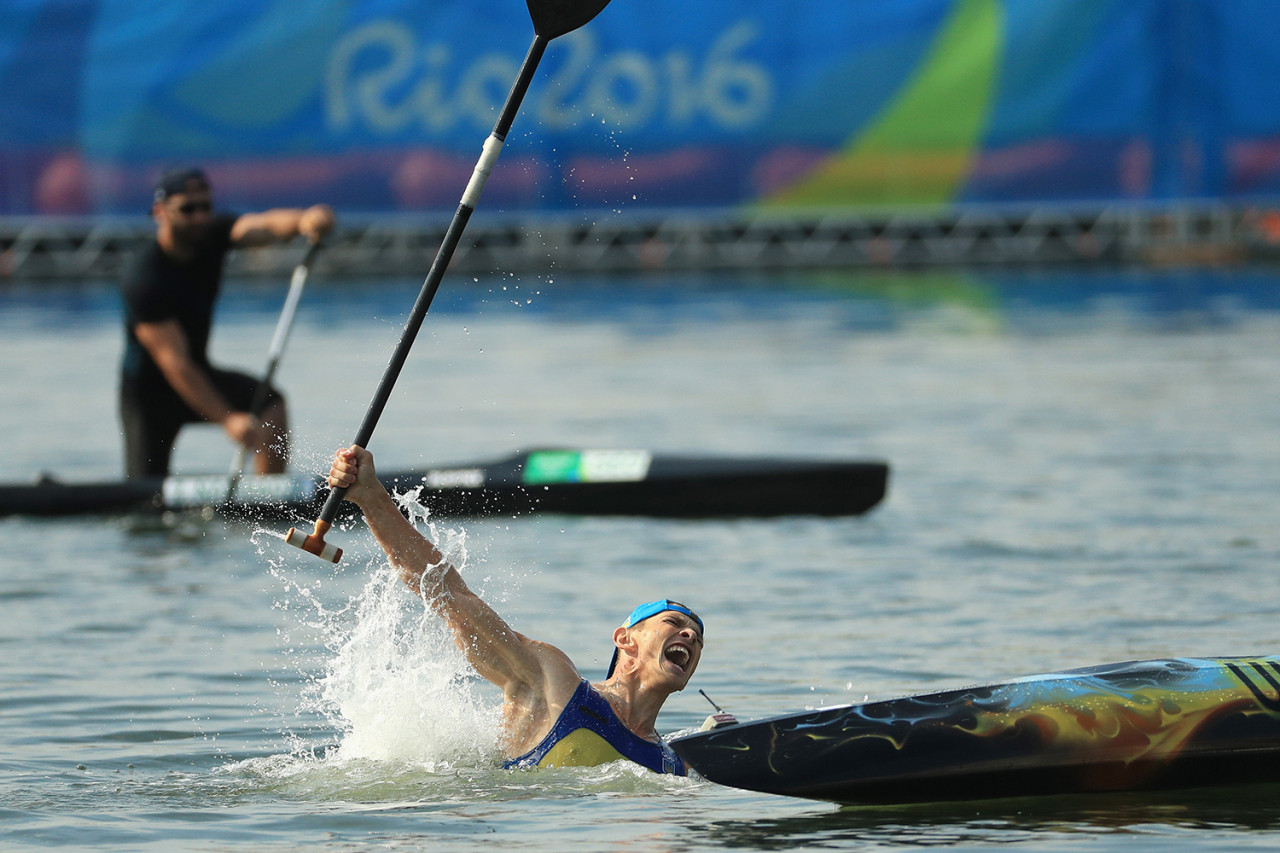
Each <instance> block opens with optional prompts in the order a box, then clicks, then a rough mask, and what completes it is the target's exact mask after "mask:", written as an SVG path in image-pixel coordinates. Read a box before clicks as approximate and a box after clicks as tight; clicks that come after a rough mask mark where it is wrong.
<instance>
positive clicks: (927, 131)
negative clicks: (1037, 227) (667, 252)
mask: <svg viewBox="0 0 1280 853" xmlns="http://www.w3.org/2000/svg"><path fill="white" fill-rule="evenodd" d="M5 6H6V10H5V22H4V25H3V27H2V28H0V116H3V119H0V214H8V215H25V214H46V213H58V214H82V213H104V214H106V213H111V214H119V213H125V214H142V213H144V212H145V211H146V210H147V209H148V207H149V196H150V187H151V185H152V183H153V181H154V178H155V175H156V174H157V173H158V172H159V170H160V169H161V168H162V167H164V166H165V165H169V164H172V163H175V162H194V163H198V164H202V165H204V166H205V167H206V168H207V169H208V170H209V172H210V175H211V176H212V178H213V181H214V189H215V192H216V193H217V194H218V196H219V199H220V201H221V202H222V203H223V204H225V205H229V206H232V207H237V208H239V209H252V208H259V207H264V206H270V205H286V204H302V203H310V202H313V201H317V200H323V201H328V202H330V203H332V204H334V205H335V206H337V207H339V208H340V209H343V210H346V211H351V212H372V213H379V212H393V211H421V210H439V211H452V210H453V209H454V207H455V206H456V205H457V202H458V199H459V197H460V195H461V192H462V188H463V186H464V185H465V183H466V180H467V177H468V176H469V174H470V172H471V168H472V166H473V165H474V163H475V161H476V158H477V156H478V155H479V152H480V145H481V143H482V142H483V140H484V138H485V136H486V135H487V134H488V133H489V131H490V130H491V129H492V126H493V122H494V119H495V116H496V110H497V107H498V106H499V105H500V104H501V102H502V100H503V99H504V98H505V96H506V94H507V91H508V89H509V87H510V85H511V82H512V81H513V79H514V78H515V75H516V70H517V68H518V65H519V62H520V61H521V59H522V58H523V56H524V53H525V50H526V49H527V48H528V45H529V42H530V40H531V39H532V36H533V29H532V25H531V24H530V22H529V16H528V13H527V9H526V7H525V4H524V3H522V2H520V0H468V2H457V3H445V2H441V0H434V2H427V0H418V2H414V0H255V2H245V0H222V2H219V3H198V4H197V3H184V2H159V0H8V2H6V3H5ZM1275 12H1276V6H1275V4H1274V2H1270V0H698V2H688V0H614V2H613V3H612V4H611V5H610V6H609V7H608V8H606V9H605V10H604V12H602V13H601V14H600V16H599V17H598V18H597V19H596V20H594V21H593V22H591V23H590V24H589V25H587V26H586V27H584V28H583V29H581V30H579V31H577V32H574V33H572V34H570V35H568V36H565V37H563V38H561V39H557V40H556V41H554V42H552V44H551V47H550V49H549V50H548V52H547V55H546V59H545V60H544V61H543V63H542V66H541V68H540V72H539V77H538V79H537V81H536V82H535V84H534V86H533V88H532V89H531V91H530V93H529V96H528V98H527V99H526V101H525V106H524V108H523V110H522V112H521V115H520V116H519V117H518V118H517V120H516V124H515V128H514V130H513V131H512V134H511V137H510V138H509V139H508V140H507V146H506V148H505V149H504V151H503V155H502V159H501V161H500V162H499V164H498V167H497V169H496V170H495V173H494V176H493V179H492V180H490V181H489V184H488V188H487V189H486V190H485V197H484V201H483V205H482V206H483V208H484V209H485V210H486V211H488V212H502V211H508V212H524V211H541V212H555V211H566V210H586V211H592V210H616V211H620V212H623V213H628V212H631V213H643V212H645V211H646V210H655V209H669V208H746V207H750V208H754V209H761V208H763V209H779V210H785V209H789V208H790V209H795V208H806V209H808V208H823V207H851V206H852V207H859V206H872V205H874V206H881V205H902V204H911V205H921V204H924V205H947V204H955V203H992V204H1001V205H1018V206H1027V205H1035V204H1054V203H1070V202H1087V203H1095V202H1099V201H1108V200H1127V201H1142V200H1167V199H1176V198H1184V197H1197V198H1206V197H1209V198H1233V199H1244V198H1255V197H1260V196H1263V195H1268V194H1274V193H1276V192H1277V191H1280V86H1278V85H1276V83H1275V80H1276V79H1277V73H1276V72H1277V71H1278V70H1280V67H1278V66H1280V15H1277V14H1275Z"/></svg>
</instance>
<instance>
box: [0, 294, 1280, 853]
mask: <svg viewBox="0 0 1280 853" xmlns="http://www.w3.org/2000/svg"><path fill="white" fill-rule="evenodd" d="M419 284H420V281H419V280H396V281H378V282H349V281H341V282H337V281H323V280H316V281H313V282H311V284H310V285H309V287H308V290H307V293H306V295H305V296H304V299H303V305H302V308H301V311H300V314H299V318H298V322H297V325H296V327H295V329H294V332H293V336H292V339H291V342H290V346H289V349H288V351H287V353H286V355H285V359H284V362H283V364H282V366H281V368H280V372H279V374H278V379H279V382H280V384H281V385H282V386H283V387H284V388H285V389H286V390H287V392H288V394H289V396H290V401H291V405H292V411H293V421H294V427H295V431H296V435H297V439H296V456H295V460H294V467H295V468H296V469H298V470H303V471H315V472H319V471H321V470H324V469H325V468H327V459H328V457H329V455H330V454H331V453H332V450H333V449H334V448H335V447H337V446H339V445H342V444H345V443H347V442H348V441H349V440H350V437H351V436H352V435H353V434H354V432H355V430H356V427H357V426H358V424H359V421H360V418H361V416H362V415H363V412H364V408H365V406H366V405H367V404H368V402H369V399H370V396H371V395H372V392H373V388H374V386H375V384H376V382H377V379H378V377H379V376H380V375H381V372H382V368H383V366H384V364H385V362H386V358H387V356H388V355H389V354H390V352H391V349H392V348H393V346H394V344H395V341H396V339H397V338H398V336H399V332H400V328H401V325H402V323H403V319H404V316H405V314H406V312H407V311H408V310H409V307H410V305H411V303H412V301H413V298H414V295H415V294H416V292H417V288H418V286H419ZM283 296H284V283H283V282H269V283H264V282H240V283H233V284H232V285H231V286H230V287H229V288H228V294H227V297H226V299H225V301H224V303H223V306H222V309H221V314H220V324H219V326H218V328H217V331H216V333H215V337H214V342H213V352H214V357H215V360H217V361H220V362H224V363H229V364H234V365H238V366H240V367H243V368H246V369H248V370H251V371H257V370H260V369H261V365H262V363H263V362H264V361H265V353H266V346H267V342H268V340H269V338H270V335H271V330H272V328H273V326H274V324H275V316H276V313H277V312H278V310H279V307H280V304H281V302H282V300H283ZM119 323H120V320H119V309H118V304H117V301H116V296H115V292H114V290H113V288H112V286H111V285H110V284H85V285H82V286H76V287H66V286H54V285H34V284H32V285H15V284H9V285H5V286H4V287H2V288H0V372H2V375H3V376H4V380H3V388H4V392H5V393H4V398H5V405H4V406H2V407H0V437H2V438H3V440H4V446H5V447H6V448H7V451H8V452H7V455H6V459H5V464H4V466H3V474H2V475H0V480H4V481H14V480H29V479H32V478H34V477H36V476H37V475H38V474H39V473H40V472H42V471H48V472H53V473H56V474H58V475H60V476H62V477H64V478H67V479H111V478H115V477H118V476H119V474H120V471H121V461H120V447H119V443H120V440H119V436H118V428H117V423H116V416H115V403H114V395H115V371H116V363H117V360H118V358H119V353H120V349H121V332H120V328H119ZM1278 334H1280V288H1277V286H1276V280H1275V277H1274V276H1273V275H1272V274H1270V273H1267V272H1258V271H1236V272H1216V273H1186V272H1166V273H1150V272H1149V273H1141V274H1139V273H1133V272H1126V271H1110V272H1095V273H1089V274H1083V273H1076V272H1073V273H1041V274H1033V273H998V274H996V273H992V274H988V273H980V272H968V273H927V274H923V273H922V274H912V275H900V276H887V275H886V276H866V275H859V274H847V275H840V274H825V275H818V274H813V275H789V276H776V277H775V276H757V277H747V276H722V277H681V278H634V279H624V280H590V279H580V278H570V277H554V276H543V277H524V278H515V277H510V276H507V277H497V278H493V279H481V280H472V279H463V280H446V282H445V286H444V287H443V288H442V290H441V291H440V295H439V297H438V299H437V301H436V305H435V307H433V309H432V313H431V315H430V316H429V317H428V319H427V322H426V325H425V326H424V328H423V332H422V335H421V336H420V338H419V340H418V342H417V344H416V346H415V347H414V350H413V353H412V355H411V357H410V359H409V362H408V364H407V366H406V368H405V371H404V374H403V375H402V377H401V379H400V382H399V383H398V385H397V387H396V391H395V394H394V395H393V397H392V400H391V403H390V405H389V406H388V407H387V409H386V412H385V414H384V415H383V418H382V421H381V423H380V425H379V427H378V430H377V432H376V433H375V435H374V440H373V441H372V442H371V445H372V449H373V450H374V452H375V454H376V455H377V457H378V459H379V461H380V462H381V463H383V464H384V465H389V466H394V467H396V468H408V467H414V466H417V465H420V464H428V463H440V462H453V461H467V460H475V459H486V458H496V457H500V456H503V455H506V454H507V453H508V452H510V451H513V450H516V449H519V448H524V447H532V446H537V445H582V446H589V447H610V448H618V447H621V448H637V447H638V448H647V449H653V450H663V451H673V452H695V453H716V454H719V453H734V454H745V455H796V456H836V457H852V458H864V457H866V458H883V459H885V460H887V461H889V462H890V464H891V466H892V475H891V481H890V490H889V495H888V497H887V498H886V500H885V502H884V503H883V504H882V505H881V506H879V507H877V508H876V509H875V510H873V511H872V512H871V513H869V514H867V515H865V516H863V517H858V518H842V519H815V518H782V519H771V520H736V521H734V520H730V521H711V522H699V521H694V522H690V521H663V520H653V519H634V518H618V519H612V518H611V519H600V518H575V517H556V516H530V517H521V518H514V519H487V520H450V519H439V520H435V519H429V522H431V523H432V524H434V529H435V531H436V535H437V536H438V537H439V539H440V540H441V541H442V542H443V543H444V544H445V545H446V546H447V548H448V549H449V551H450V553H451V554H452V555H453V556H454V559H455V560H456V561H457V562H459V563H461V564H462V568H463V573H464V575H465V576H466V577H467V579H468V581H469V582H470V583H471V584H472V585H473V587H475V588H477V589H479V590H481V591H482V592H483V594H484V595H485V596H486V598H487V599H488V600H490V601H491V603H493V604H494V605H495V606H496V607H497V608H498V610H499V611H500V612H501V613H502V614H503V615H505V616H506V617H507V618H508V620H509V621H510V622H511V623H512V624H513V625H514V626H515V627H516V628H517V629H518V630H520V631H522V632H524V633H526V634H529V635H532V636H535V637H538V638H541V639H545V640H548V641H550V642H552V643H554V644H556V645H558V646H560V647H561V648H563V649H565V650H566V652H568V653H569V655H570V656H571V657H572V658H574V659H575V660H576V661H577V662H579V664H580V666H581V668H582V669H583V671H584V673H586V674H587V675H589V676H590V677H592V678H599V677H601V676H602V675H603V669H604V667H605V665H606V663H607V661H608V657H609V653H610V650H611V649H610V645H609V634H610V632H611V630H612V629H613V627H614V626H615V625H617V624H618V623H619V622H620V621H621V619H622V618H623V616H624V615H625V614H626V613H627V612H628V611H629V610H630V609H631V607H633V606H634V605H635V604H636V603H638V602H640V601H644V600H649V599H653V598H658V597H662V596H670V597H673V598H677V599H680V600H683V601H686V602H688V603H690V604H691V605H693V606H694V607H695V608H696V609H697V610H698V611H699V612H700V613H701V615H702V616H703V617H704V619H705V620H706V622H707V629H708V630H707V642H708V645H707V650H706V654H705V656H704V659H703V662H702V664H701V666H700V668H699V671H698V673H697V675H696V676H695V680H694V686H695V687H700V688H702V689H703V690H705V691H706V692H707V693H708V694H709V695H710V696H711V697H712V698H714V699H715V701H716V702H717V703H719V704H720V705H723V706H725V707H727V708H728V709H730V710H732V711H734V712H735V713H736V714H737V715H738V716H739V717H740V718H752V717H761V716H766V715H771V714H777V713H783V712H787V711H793V710H798V709H801V708H804V707H810V706H817V705H827V704H836V703H844V702H854V701H861V700H862V699H864V698H867V697H869V698H873V699H874V698H887V697H891V696H895V695H901V694H904V693H909V692H917V691H923V690H932V689H942V688H946V687H955V686H961V685H963V684H968V683H972V682H975V681H987V680H996V679H1001V678H1005V677H1010V676H1017V675H1025V674H1031V673H1036V672H1043V671H1048V670H1054V669H1063V668H1070V667H1077V666H1085V665H1090V664H1099V663H1107V662H1112V661H1120V660H1128V659H1135V658H1148V657H1168V656H1178V655H1185V656H1209V655H1225V654H1257V653H1275V652H1277V651H1280V648H1278V647H1280V638H1277V636H1276V624H1277V620H1276V610H1277V602H1278V601H1280V572H1277V565H1278V562H1280V561H1278V560H1277V557H1278V555H1280V524H1278V523H1277V522H1278V521H1280V512H1278V510H1277V499H1278V498H1280V487H1278V486H1277V482H1278V472H1280V438H1278V432H1280V347H1277V340H1278ZM231 456H232V454H231V449H230V448H229V447H228V446H227V444H226V443H225V442H224V441H223V439H222V438H221V436H220V435H219V433H218V431H217V430H216V429H213V428H208V427H201V428H197V429H193V430H189V431H188V433H187V434H185V435H184V438H183V440H182V442H181V443H180V445H179V449H178V453H177V456H176V464H175V467H176V469H178V470H182V471H187V472H219V471H223V470H225V469H226V467H227V466H228V465H229V464H230V461H231ZM284 526H285V525H276V524H265V525H263V526H261V527H258V526H255V525H253V524H241V523H230V522H223V521H212V522H207V521H199V520H192V519H179V520H176V521H174V522H172V523H169V524H160V523H156V522H143V521H139V520H136V519H134V520H129V519H114V518H112V519H98V518H85V519H73V520H57V521H51V520H31V519H22V518H7V519H0V544H2V545H3V547H2V548H0V566H2V567H3V570H2V571H0V607H3V610H2V611H0V612H2V613H3V624H2V625H0V650H2V651H3V654H0V685H3V692H2V694H0V721H2V722H0V725H2V726H3V738H2V739H0V775H2V778H3V785H0V847H3V848H4V849H6V850H36V849H39V850H44V849H49V848H60V847H61V848H94V849H102V850H130V851H137V850H157V851H159V850H164V851H172V850H254V851H303V850H305V851H349V850H371V849H379V850H418V849H432V850H471V849H475V848H477V847H480V846H481V845H489V844H500V845H508V844H511V845H520V846H521V848H522V849H530V850H550V851H558V852H559V851H568V850H603V849H644V850H672V851H676V850H705V849H727V850H776V849H802V848H803V849H816V848H821V849H858V850H864V849H876V848H891V847H919V846H926V847H931V846H963V847H969V848H974V849H982V848H987V849H997V848H999V849H1006V846H1007V845H1009V844H1020V845H1023V846H1028V847H1030V848H1032V849H1037V850H1070V851H1081V850H1091V851H1092V850H1117V849H1121V848H1123V849H1125V850H1131V849H1146V850H1171V849H1172V850H1221V849H1228V848H1230V849H1241V848H1250V847H1256V848H1265V849H1271V848H1274V847H1275V846H1276V845H1277V844H1280V807H1277V806H1276V805H1275V803H1276V794H1277V793H1280V791H1277V789H1276V788H1272V787H1261V788H1245V789H1238V790H1224V791H1212V790H1210V791H1195V792H1182V793H1171V794H1164V795H1159V796H1155V795H1151V796H1135V795H1107V796H1101V795H1099V796H1080V797H1066V798H1048V799H1039V800H1036V799H1026V800H1001V801H991V802H982V803H962V804H947V805H936V806H916V807H909V808H908V807H898V808H886V807H849V808H840V807H837V806H835V805H831V804H826V803H819V802H810V801H804V800H796V799H789V798H782V797H771V796H765V795H758V794H752V793H747V792H743V791H738V790H734V789H729V788H724V787H719V786H716V785H712V784H710V783H706V782H702V781H698V780H680V779H668V778H661V777H657V776H655V775H652V774H649V773H647V772H644V771H637V770H633V769H631V768H629V767H627V766H623V765H616V766H609V767H604V768H593V769H586V770H582V769H575V770H562V771H545V772H522V773H512V772H507V771H501V770H496V769H494V755H495V751H496V747H495V734H494V730H493V721H494V714H495V710H496V707H497V701H498V697H497V696H496V694H495V692H494V691H493V690H492V689H490V688H489V686H488V685H487V684H484V683H483V682H477V681H476V680H475V679H474V678H472V677H469V675H468V674H467V672H466V669H465V666H464V665H463V663H462V661H461V660H460V659H459V657H458V653H457V652H456V651H455V650H454V648H453V646H452V644H451V642H450V641H449V639H448V638H447V637H446V636H445V635H444V634H443V632H442V630H441V628H440V626H439V625H438V624H437V623H436V622H435V620H434V619H433V618H430V617H426V616H424V615H423V613H422V608H421V605H420V604H419V603H418V601H417V600H416V599H414V598H413V597H412V596H411V595H410V594H408V593H407V592H405V591H403V589H401V588H400V587H399V586H398V584H397V582H396V581H394V580H393V579H391V578H390V577H389V574H388V572H387V571H386V570H385V568H384V567H383V564H382V561H381V560H380V559H379V557H378V554H377V551H376V548H375V546H374V545H373V543H372V541H371V539H370V537H369V535H368V533H367V531H366V530H365V529H364V528H363V526H361V525H359V524H357V525H355V526H354V527H351V528H350V529H346V530H340V531H335V532H334V533H332V534H331V535H330V537H329V538H330V540H331V541H336V542H338V543H339V544H341V545H343V546H344V547H345V548H346V549H347V556H346V557H345V558H344V560H343V562H342V563H341V564H339V565H338V566H336V567H335V566H331V565H329V564H327V563H321V562H320V561H318V560H316V559H315V558H313V557H310V556H308V555H305V554H303V553H302V552H300V551H297V550H295V549H292V548H289V547H287V546H285V545H283V543H282V542H281V541H280V540H279V538H278V537H279V535H280V534H281V533H282V532H283V530H282V528H283V527H284ZM709 711H710V707H709V706H708V705H707V703H706V702H705V700H704V699H703V698H702V697H701V696H699V695H698V694H697V692H696V690H690V691H688V692H686V693H684V694H678V695H677V696H674V697H672V699H671V700H670V701H669V702H668V704H667V706H666V709H665V710H664V712H663V716H662V717H661V718H660V721H659V723H660V725H659V728H660V730H661V731H664V732H667V733H671V732H675V731H678V730H681V729H685V728H689V727H693V726H696V725H698V724H699V723H700V722H701V720H702V719H703V717H705V716H706V714H707V713H708V712H709Z"/></svg>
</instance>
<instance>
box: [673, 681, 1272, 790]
mask: <svg viewBox="0 0 1280 853" xmlns="http://www.w3.org/2000/svg"><path fill="white" fill-rule="evenodd" d="M672 746H673V747H674V748H675V750H676V752H677V753H679V754H680V756H681V757H682V758H684V760H685V761H686V762H688V763H689V765H690V766H692V767H693V768H694V769H695V770H696V771H697V772H698V773H699V774H700V775H702V776H703V777H705V778H706V779H709V780H710V781H713V782H717V783H720V784H724V785H729V786H732V787H738V788H745V789H748V790H753V791H762V792H766V793H774V794H784V795H789V796H796V797H806V798H810V799H819V800H830V801H835V802H841V803H912V802H937V801H946V800H972V799H982V798H990V797H1013V796H1032V795H1055V794H1066V793H1082V792H1097V791H1138V790H1160V789H1169V788H1181V787H1202V786H1221V785H1235V784H1246V783H1257V782H1280V658H1276V657H1261V658H1175V659H1169V660H1155V661H1138V662H1127V663H1121V664H1112V665H1108V666H1101V667H1090V668H1087V669H1080V670H1071V671H1067V672H1062V673H1048V674H1044V675H1037V676H1030V677H1027V678H1022V679H1017V680H1015V681H1010V682H1005V683H1001V684H992V685H983V686H977V687H970V688H965V689H962V690H954V691H947V692H942V693H932V694H922V695H918V696H910V697H906V698H901V699H893V700H888V701H881V702H870V703H864V704H860V705H846V706H841V707H837V708H826V709H817V710H813V711H805V712H802V713H798V714H789V715H784V716H780V717H773V718H769V719H765V720H759V721H754V722H749V723H745V724H742V725H738V726H733V727H729V728H725V729H720V730H716V731H711V732H701V733H697V734H693V735H689V736H687V737H683V738H677V739H675V740H673V741H672Z"/></svg>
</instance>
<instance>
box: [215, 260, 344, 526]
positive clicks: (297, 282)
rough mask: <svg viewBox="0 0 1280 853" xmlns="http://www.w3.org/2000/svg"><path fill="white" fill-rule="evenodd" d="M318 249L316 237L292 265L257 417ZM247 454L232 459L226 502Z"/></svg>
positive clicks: (257, 398) (256, 395) (257, 397)
mask: <svg viewBox="0 0 1280 853" xmlns="http://www.w3.org/2000/svg"><path fill="white" fill-rule="evenodd" d="M319 251H320V241H319V240H317V241H316V242H314V243H312V244H311V247H310V248H309V249H307V253H306V254H305V255H303V256H302V260H301V261H299V262H298V265H297V266H296V267H294V268H293V278H292V279H290V281H289V295H288V296H286V297H285V299H284V308H283V309H282V310H281V311H280V319H279V320H277V321H276V331H275V334H273V335H272V336H271V345H270V346H269V347H267V369H266V371H265V372H264V373H263V374H262V379H260V380H259V381H258V387H257V390H255V391H254V392H253V402H252V403H250V404H249V414H251V415H253V416H254V417H255V418H256V417H257V416H258V415H260V414H262V409H263V407H264V406H266V404H267V393H268V391H269V390H270V386H271V380H272V379H273V378H274V377H275V375H276V368H277V367H279V366H280V357H281V356H282V355H284V345H285V342H286V341H288V340H289V331H290V330H291V329H292V328H293V315H294V314H296V313H297V311H298V300H300V299H301V298H302V289H303V288H304V287H306V284H307V273H308V271H309V270H310V269H311V263H312V261H314V260H315V258H316V253H317V252H319ZM248 455H249V449H248V448H247V447H245V446H244V445H241V446H240V448H239V450H237V451H236V456H235V459H233V460H231V481H230V482H229V483H228V484H227V496H226V497H225V498H223V503H231V501H232V499H233V498H235V496H236V489H238V488H240V478H241V477H243V476H244V463H245V459H246V458H247V457H248Z"/></svg>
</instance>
